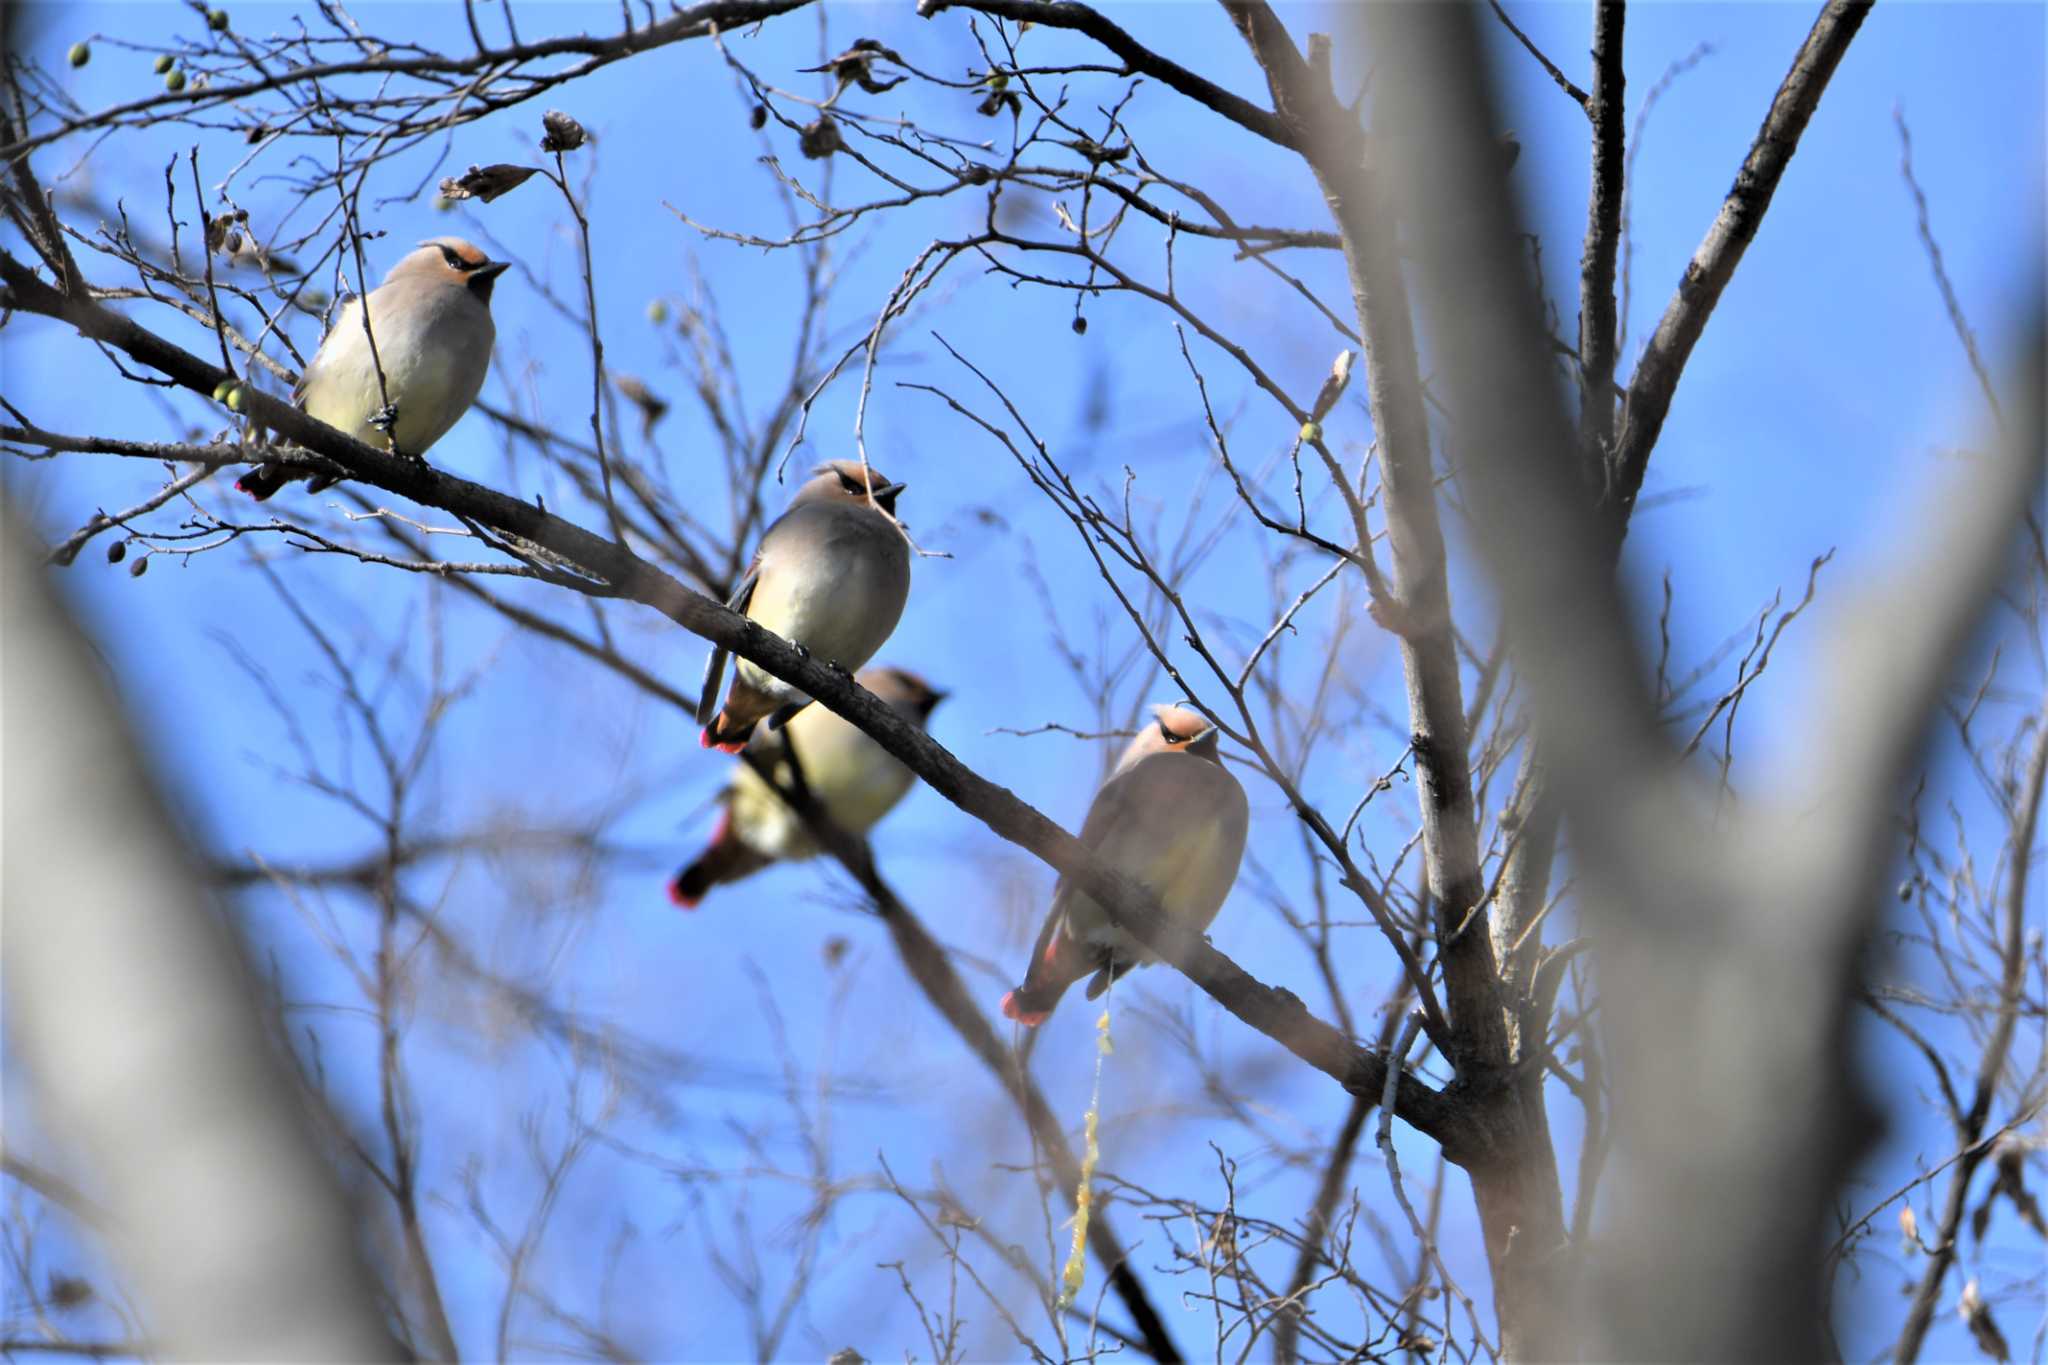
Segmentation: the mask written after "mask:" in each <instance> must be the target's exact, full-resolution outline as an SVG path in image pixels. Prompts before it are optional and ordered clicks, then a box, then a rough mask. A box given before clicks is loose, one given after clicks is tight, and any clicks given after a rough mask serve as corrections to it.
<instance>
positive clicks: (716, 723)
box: [697, 676, 775, 754]
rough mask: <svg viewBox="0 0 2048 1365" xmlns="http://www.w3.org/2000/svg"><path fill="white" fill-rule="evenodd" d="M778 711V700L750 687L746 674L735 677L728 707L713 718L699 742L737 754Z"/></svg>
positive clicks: (728, 699)
mask: <svg viewBox="0 0 2048 1365" xmlns="http://www.w3.org/2000/svg"><path fill="white" fill-rule="evenodd" d="M774 711H775V700H774V698H772V697H769V696H766V695H764V694H762V693H761V692H758V691H756V690H755V689H754V688H752V687H750V686H748V684H747V680H746V678H745V677H744V676H742V677H737V678H734V679H733V680H732V690H731V691H730V692H728V693H726V694H725V708H724V709H723V710H721V711H720V712H719V713H718V714H717V715H715V716H713V717H712V718H711V723H710V724H709V725H707V726H705V727H704V733H703V734H701V735H699V736H698V737H697V743H698V744H699V745H701V746H702V747H704V748H706V749H717V750H719V751H720V752H721V753H728V754H736V753H738V752H739V751H740V750H742V749H744V748H746V747H747V741H748V740H749V739H751V738H752V737H753V734H754V727H755V726H756V725H759V724H760V723H761V722H762V721H763V720H765V719H767V718H768V716H769V715H771V714H773V712H774Z"/></svg>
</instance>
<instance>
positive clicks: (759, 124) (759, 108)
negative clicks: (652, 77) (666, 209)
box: [72, 62, 768, 130]
mask: <svg viewBox="0 0 2048 1365" xmlns="http://www.w3.org/2000/svg"><path fill="white" fill-rule="evenodd" d="M72 65H73V66H80V65H83V63H81V62H73V63H72ZM747 126H748V127H749V128H753V129H756V130H759V129H762V128H766V127H767V126H768V106H767V105H765V104H757V105H755V106H754V112H753V113H751V114H749V115H747Z"/></svg>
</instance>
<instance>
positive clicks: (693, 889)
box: [668, 811, 775, 910]
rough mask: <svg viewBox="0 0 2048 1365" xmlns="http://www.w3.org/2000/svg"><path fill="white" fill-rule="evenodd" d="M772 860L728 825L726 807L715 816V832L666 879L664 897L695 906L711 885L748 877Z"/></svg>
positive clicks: (683, 905)
mask: <svg viewBox="0 0 2048 1365" xmlns="http://www.w3.org/2000/svg"><path fill="white" fill-rule="evenodd" d="M774 861H775V860H774V859H773V858H770V857H769V856H768V855H767V854H765V853H762V852H760V851H759V850H757V849H755V848H753V847H751V846H749V845H748V844H747V843H746V841H745V840H743V839H741V838H740V836H739V833H738V832H737V831H736V830H734V829H733V827H732V812H730V811H727V812H725V813H724V814H722V815H720V816H719V817H718V832H717V833H715V834H713V835H712V836H711V843H710V844H709V845H708V846H706V848H705V849H704V851H703V852H702V853H700V854H698V855H697V859H696V861H695V862H693V863H691V864H690V865H689V866H688V867H685V868H684V869H683V870H682V871H680V872H678V873H676V875H675V876H673V877H671V878H670V879H669V883H668V898H669V900H670V901H671V902H673V903H674V904H675V905H676V906H677V907H678V908H679V909H683V910H695V909H696V908H697V903H698V902H699V901H701V900H703V899H704V895H705V893H706V892H708V891H709V890H711V888H712V887H714V886H718V885H720V884H722V883H724V882H736V881H739V880H740V879H741V878H742V877H751V876H752V875H754V873H756V872H759V871H760V870H761V869H762V868H764V867H766V866H768V864H770V863H772V862H774Z"/></svg>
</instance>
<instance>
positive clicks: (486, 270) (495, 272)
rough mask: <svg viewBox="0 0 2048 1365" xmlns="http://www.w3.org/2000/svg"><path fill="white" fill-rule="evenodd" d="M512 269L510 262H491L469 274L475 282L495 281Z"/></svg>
mask: <svg viewBox="0 0 2048 1365" xmlns="http://www.w3.org/2000/svg"><path fill="white" fill-rule="evenodd" d="M511 268H512V262H510V261H490V262H487V263H485V264H483V265H480V266H478V267H477V268H476V269H474V270H472V271H470V272H469V277H470V278H471V279H473V280H495V279H496V278H498V276H500V275H502V274H504V273H505V272H506V271H508V270H510V269H511Z"/></svg>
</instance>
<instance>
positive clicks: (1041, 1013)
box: [1003, 991, 1052, 1028]
mask: <svg viewBox="0 0 2048 1365" xmlns="http://www.w3.org/2000/svg"><path fill="white" fill-rule="evenodd" d="M1051 1013H1052V1011H1051V1010H1027V1009H1024V1008H1022V1007H1021V1006H1019V1005H1018V1004H1017V992H1015V991H1010V992H1008V993H1007V994H1005V995H1004V996H1003V1018H1005V1019H1015V1020H1016V1021H1017V1022H1018V1023H1020V1024H1022V1025H1023V1026H1024V1027H1025V1028H1037V1027H1038V1026H1039V1025H1040V1024H1042V1023H1044V1022H1045V1020H1046V1016H1047V1015H1049V1014H1051Z"/></svg>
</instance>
